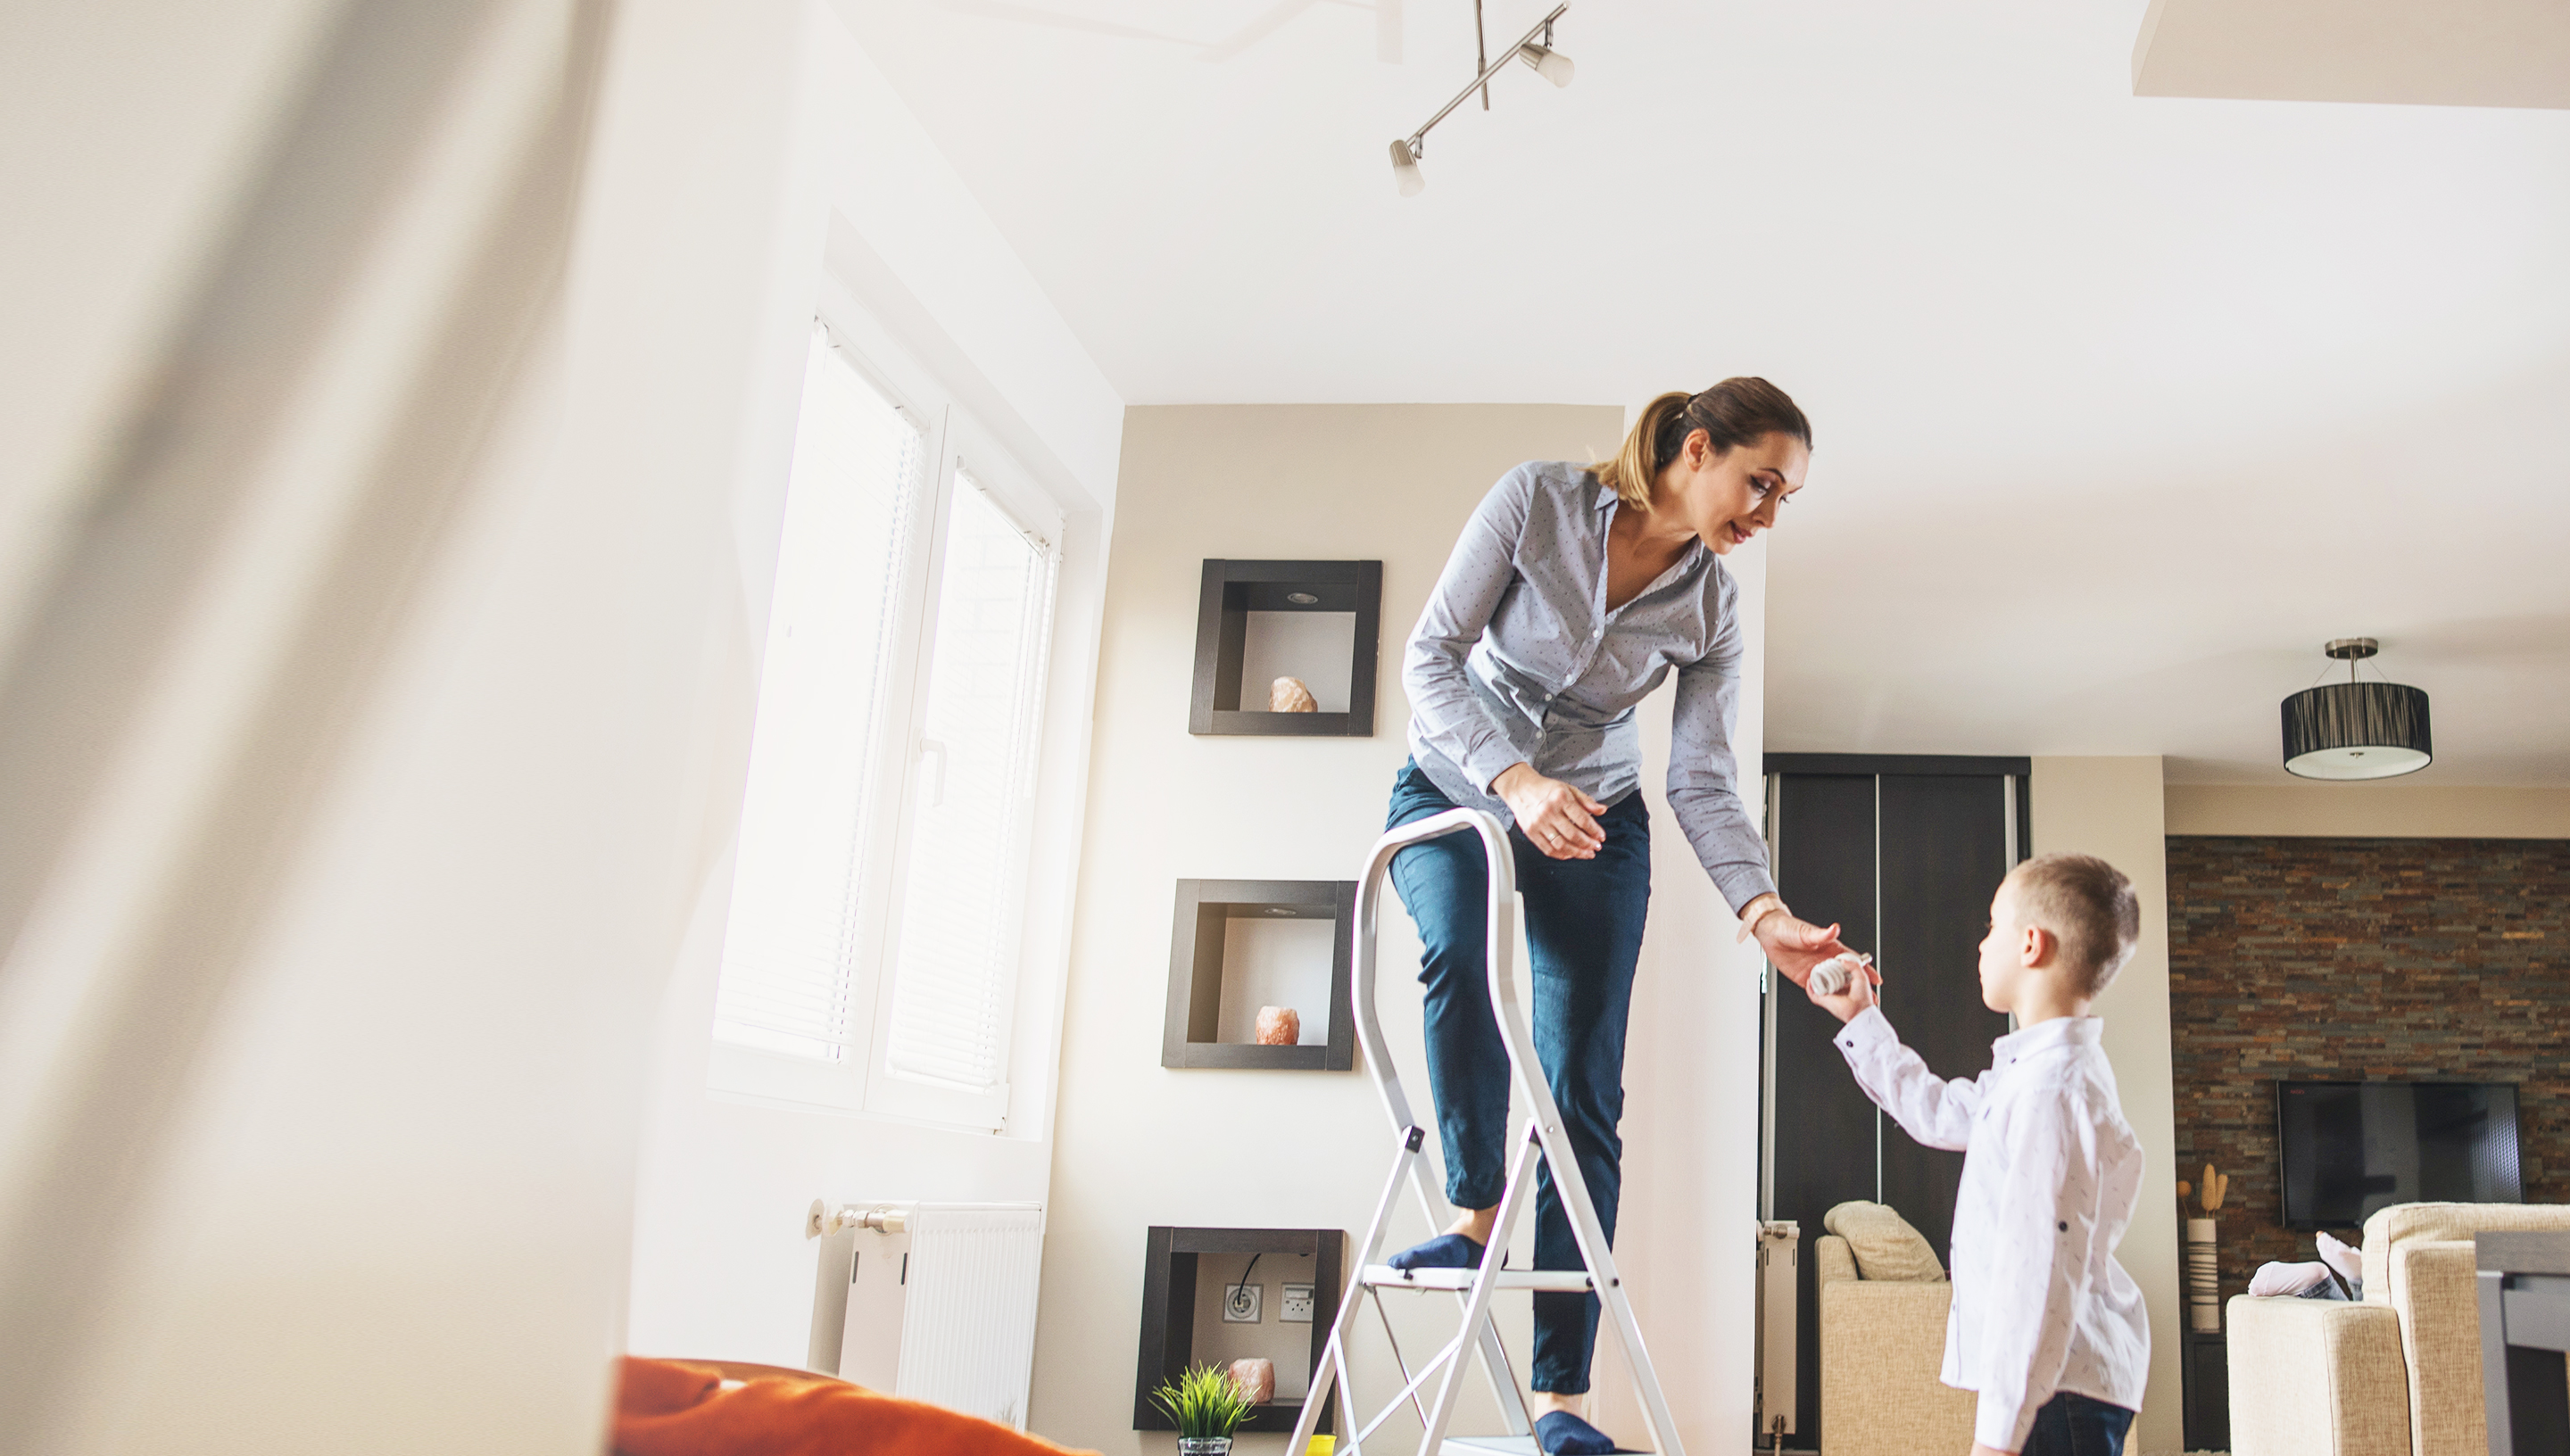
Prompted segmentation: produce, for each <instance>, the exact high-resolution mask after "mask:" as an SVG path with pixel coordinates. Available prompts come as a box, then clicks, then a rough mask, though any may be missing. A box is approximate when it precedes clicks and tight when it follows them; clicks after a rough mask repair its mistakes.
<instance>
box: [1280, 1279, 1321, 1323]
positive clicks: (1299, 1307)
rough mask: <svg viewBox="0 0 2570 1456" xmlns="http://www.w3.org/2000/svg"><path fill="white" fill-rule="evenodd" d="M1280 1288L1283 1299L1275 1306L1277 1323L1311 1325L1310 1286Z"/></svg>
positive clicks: (1289, 1285)
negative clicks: (1282, 1292) (1282, 1291)
mask: <svg viewBox="0 0 2570 1456" xmlns="http://www.w3.org/2000/svg"><path fill="white" fill-rule="evenodd" d="M1281 1287H1282V1288H1283V1290H1284V1298H1283V1300H1282V1301H1281V1302H1279V1303H1278V1304H1277V1306H1276V1319H1277V1322H1278V1323H1281V1324H1309V1323H1311V1322H1312V1286H1311V1285H1310V1284H1285V1285H1282V1286H1281Z"/></svg>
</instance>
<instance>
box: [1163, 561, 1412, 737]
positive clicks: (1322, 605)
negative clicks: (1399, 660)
mask: <svg viewBox="0 0 2570 1456" xmlns="http://www.w3.org/2000/svg"><path fill="white" fill-rule="evenodd" d="M1382 634H1383V562H1381V561H1235V560H1222V559H1214V560H1208V561H1206V562H1205V563H1204V584H1203V588H1202V591H1201V594H1200V595H1199V596H1198V598H1197V601H1196V667H1195V690H1194V694H1193V696H1192V698H1191V699H1190V701H1189V703H1188V707H1187V731H1188V732H1189V733H1197V734H1207V735H1213V736H1234V735H1237V736H1251V737H1271V738H1372V737H1373V736H1374V678H1375V659H1376V656H1377V654H1378V650H1379V648H1380V646H1381V637H1382ZM1278 677H1296V678H1300V679H1302V681H1303V683H1304V685H1305V686H1307V687H1309V688H1310V689H1311V690H1312V696H1313V698H1314V699H1315V700H1316V701H1317V702H1318V703H1319V704H1320V709H1321V710H1320V711H1319V712H1314V713H1271V712H1267V711H1265V709H1266V707H1267V701H1268V697H1267V695H1268V689H1269V687H1270V686H1271V685H1272V684H1273V683H1274V681H1275V679H1277V678H1278Z"/></svg>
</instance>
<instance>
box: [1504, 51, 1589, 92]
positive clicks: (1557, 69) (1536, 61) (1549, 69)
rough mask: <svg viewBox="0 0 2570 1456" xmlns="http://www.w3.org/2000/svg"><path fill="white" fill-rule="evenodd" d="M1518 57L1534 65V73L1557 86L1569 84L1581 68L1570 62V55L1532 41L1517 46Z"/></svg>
mask: <svg viewBox="0 0 2570 1456" xmlns="http://www.w3.org/2000/svg"><path fill="white" fill-rule="evenodd" d="M1517 59H1518V60H1520V61H1523V62H1525V63H1526V64H1527V65H1529V66H1532V67H1533V68H1534V74H1536V75H1537V76H1540V77H1542V78H1543V79H1544V80H1546V81H1549V82H1551V83H1552V84H1553V85H1555V86H1568V85H1569V84H1570V78H1571V77H1573V76H1576V75H1578V74H1579V68H1578V67H1576V66H1573V65H1572V64H1570V58H1569V57H1568V56H1565V55H1563V54H1562V53H1561V52H1559V51H1556V50H1554V49H1553V48H1552V47H1550V46H1542V45H1536V44H1534V43H1533V42H1531V41H1529V42H1527V43H1526V44H1524V45H1522V46H1519V47H1517Z"/></svg>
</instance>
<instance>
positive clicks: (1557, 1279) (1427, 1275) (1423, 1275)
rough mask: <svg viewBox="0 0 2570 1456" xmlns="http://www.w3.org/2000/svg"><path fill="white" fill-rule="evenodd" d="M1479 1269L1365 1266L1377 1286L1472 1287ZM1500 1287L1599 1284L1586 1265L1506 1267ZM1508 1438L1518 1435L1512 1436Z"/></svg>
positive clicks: (1563, 1288)
mask: <svg viewBox="0 0 2570 1456" xmlns="http://www.w3.org/2000/svg"><path fill="white" fill-rule="evenodd" d="M1479 1273H1480V1271H1478V1270H1470V1269H1394V1268H1393V1267H1392V1266H1391V1265H1388V1264H1370V1265H1367V1266H1366V1267H1365V1281H1366V1283H1367V1284H1368V1285H1370V1286H1372V1287H1374V1288H1378V1289H1469V1288H1471V1287H1473V1276H1474V1275H1475V1274H1479ZM1499 1287H1500V1288H1502V1289H1537V1290H1541V1291H1542V1292H1544V1293H1548V1294H1585V1293H1587V1292H1589V1291H1590V1290H1591V1289H1594V1288H1595V1287H1596V1285H1595V1284H1593V1283H1591V1282H1589V1279H1588V1271H1586V1270H1584V1269H1503V1270H1500V1271H1499ZM1506 1439H1509V1440H1515V1439H1518V1438H1517V1437H1514V1436H1511V1437H1508V1438H1506ZM1493 1449H1495V1450H1500V1449H1504V1450H1514V1449H1517V1448H1515V1447H1494V1448H1493ZM1525 1449H1527V1450H1532V1449H1533V1448H1532V1447H1527V1448H1525Z"/></svg>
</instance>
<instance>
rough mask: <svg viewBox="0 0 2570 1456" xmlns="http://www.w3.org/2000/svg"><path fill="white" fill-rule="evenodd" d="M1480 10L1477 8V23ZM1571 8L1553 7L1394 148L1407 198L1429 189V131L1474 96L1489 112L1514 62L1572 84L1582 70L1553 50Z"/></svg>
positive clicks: (1394, 160)
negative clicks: (1425, 162) (1557, 27)
mask: <svg viewBox="0 0 2570 1456" xmlns="http://www.w3.org/2000/svg"><path fill="white" fill-rule="evenodd" d="M1479 8H1480V7H1478V6H1477V7H1475V10H1476V20H1477V21H1478V19H1479V15H1478V12H1479ZM1569 8H1570V6H1569V5H1568V4H1567V3H1564V4H1560V5H1556V6H1554V7H1552V13H1551V14H1550V15H1547V16H1545V17H1544V18H1543V19H1542V20H1540V21H1537V22H1536V23H1535V27H1534V29H1532V30H1529V31H1527V32H1526V33H1525V35H1524V36H1523V37H1521V38H1520V39H1519V40H1518V41H1517V43H1516V44H1515V45H1513V46H1510V47H1508V48H1507V49H1506V50H1504V51H1502V52H1500V53H1499V59H1498V60H1497V61H1493V62H1491V63H1489V64H1488V65H1485V66H1484V67H1483V68H1482V74H1481V75H1479V76H1476V77H1474V78H1473V84H1472V85H1470V86H1467V87H1465V88H1464V89H1463V90H1462V91H1459V92H1457V93H1455V99H1454V100H1453V101H1450V102H1448V103H1446V104H1445V105H1444V106H1442V107H1439V108H1438V109H1437V115H1435V116H1433V117H1430V118H1429V119H1428V120H1427V121H1425V122H1423V123H1421V124H1420V127H1419V130H1418V131H1416V132H1413V133H1411V134H1410V135H1409V136H1407V137H1404V138H1403V139H1401V140H1400V141H1398V142H1395V143H1393V144H1392V176H1393V181H1395V182H1399V183H1400V184H1401V194H1402V195H1403V196H1405V197H1415V196H1418V195H1419V194H1420V192H1422V191H1423V190H1425V189H1426V188H1427V186H1428V177H1427V175H1426V174H1424V173H1422V172H1421V171H1420V170H1419V159H1420V158H1422V157H1424V156H1426V155H1427V153H1428V131H1429V129H1430V128H1431V127H1434V126H1436V125H1437V124H1438V123H1439V122H1442V121H1444V120H1446V118H1447V117H1448V116H1450V115H1452V114H1453V112H1454V110H1455V108H1457V107H1459V106H1462V105H1463V104H1464V102H1465V100H1466V99H1467V98H1469V97H1471V96H1472V94H1473V93H1474V92H1477V91H1479V92H1482V93H1483V98H1482V105H1483V106H1484V107H1485V108H1488V107H1489V105H1490V95H1489V87H1490V84H1491V78H1492V77H1494V76H1497V75H1498V74H1499V72H1501V71H1503V70H1506V69H1507V65H1508V62H1510V61H1512V60H1514V61H1523V62H1525V63H1526V65H1528V66H1529V67H1532V68H1533V70H1534V73H1535V74H1536V75H1538V76H1540V77H1542V78H1543V79H1544V80H1546V81H1549V82H1551V83H1552V84H1553V85H1555V86H1568V85H1569V84H1570V78H1571V77H1572V76H1573V75H1574V74H1576V72H1577V70H1578V68H1577V67H1574V66H1573V65H1571V64H1570V58H1569V57H1568V56H1565V55H1563V54H1562V53H1561V52H1559V51H1556V50H1554V49H1553V48H1552V23H1553V22H1554V21H1556V20H1559V19H1560V18H1561V13H1562V12H1563V11H1565V10H1568V9H1569Z"/></svg>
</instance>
